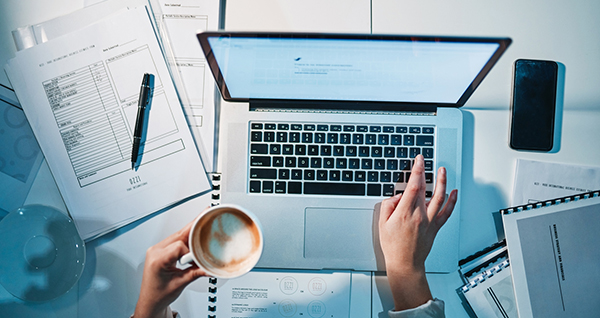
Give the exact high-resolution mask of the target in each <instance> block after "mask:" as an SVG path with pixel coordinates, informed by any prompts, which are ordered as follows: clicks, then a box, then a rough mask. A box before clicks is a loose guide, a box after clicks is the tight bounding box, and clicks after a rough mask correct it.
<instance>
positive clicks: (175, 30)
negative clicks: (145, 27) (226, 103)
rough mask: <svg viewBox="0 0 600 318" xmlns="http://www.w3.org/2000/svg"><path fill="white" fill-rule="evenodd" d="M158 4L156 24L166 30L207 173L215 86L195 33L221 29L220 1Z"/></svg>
mask: <svg viewBox="0 0 600 318" xmlns="http://www.w3.org/2000/svg"><path fill="white" fill-rule="evenodd" d="M155 1H158V3H159V5H160V12H161V14H162V16H161V17H159V18H157V20H161V21H162V22H163V24H164V26H165V28H166V33H167V34H168V37H167V38H168V41H169V46H170V47H171V48H172V49H173V55H174V59H175V65H176V68H177V70H178V71H179V75H180V76H181V80H182V83H183V90H184V91H185V94H184V96H183V97H184V99H187V100H184V111H185V113H186V116H187V117H188V118H187V119H188V123H189V125H190V128H191V130H192V133H193V135H194V138H195V139H196V140H197V141H198V142H197V144H198V146H199V147H200V152H201V155H202V159H203V160H204V165H205V167H206V169H207V171H209V172H210V171H214V163H213V161H214V147H215V143H214V139H215V84H214V83H215V82H214V80H213V77H212V74H211V72H210V69H209V67H208V65H207V62H206V60H205V59H204V54H203V53H202V49H201V48H200V43H199V42H198V40H197V38H196V33H199V32H202V31H206V30H211V31H213V30H217V29H218V26H219V0H210V1H202V0H155ZM153 6H154V4H153ZM159 25H160V24H159ZM180 89H181V88H180Z"/></svg>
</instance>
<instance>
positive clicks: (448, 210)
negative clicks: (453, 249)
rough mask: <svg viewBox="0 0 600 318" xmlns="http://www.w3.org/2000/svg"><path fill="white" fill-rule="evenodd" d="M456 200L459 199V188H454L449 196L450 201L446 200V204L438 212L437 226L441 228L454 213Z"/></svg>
mask: <svg viewBox="0 0 600 318" xmlns="http://www.w3.org/2000/svg"><path fill="white" fill-rule="evenodd" d="M456 200H458V190H456V189H454V190H452V191H451V192H450V195H449V196H448V201H446V205H444V207H443V208H442V210H441V211H440V213H438V215H437V217H436V219H435V223H436V225H437V228H438V229H440V228H441V227H442V226H443V225H444V224H445V223H446V221H447V220H448V218H450V216H451V215H452V211H453V210H454V206H455V205H456Z"/></svg>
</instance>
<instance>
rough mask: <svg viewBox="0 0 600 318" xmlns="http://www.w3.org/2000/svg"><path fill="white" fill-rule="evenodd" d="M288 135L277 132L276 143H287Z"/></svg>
mask: <svg viewBox="0 0 600 318" xmlns="http://www.w3.org/2000/svg"><path fill="white" fill-rule="evenodd" d="M287 137H288V134H287V133H286V132H284V131H278V132H277V142H287Z"/></svg>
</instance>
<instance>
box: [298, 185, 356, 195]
mask: <svg viewBox="0 0 600 318" xmlns="http://www.w3.org/2000/svg"><path fill="white" fill-rule="evenodd" d="M304 194H333V195H365V185H364V184H360V183H341V182H340V183H330V182H305V183H304Z"/></svg>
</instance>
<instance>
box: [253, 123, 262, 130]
mask: <svg viewBox="0 0 600 318" xmlns="http://www.w3.org/2000/svg"><path fill="white" fill-rule="evenodd" d="M250 127H252V129H263V124H259V123H252V125H251V126H250Z"/></svg>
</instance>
